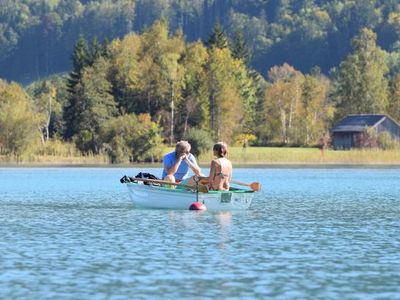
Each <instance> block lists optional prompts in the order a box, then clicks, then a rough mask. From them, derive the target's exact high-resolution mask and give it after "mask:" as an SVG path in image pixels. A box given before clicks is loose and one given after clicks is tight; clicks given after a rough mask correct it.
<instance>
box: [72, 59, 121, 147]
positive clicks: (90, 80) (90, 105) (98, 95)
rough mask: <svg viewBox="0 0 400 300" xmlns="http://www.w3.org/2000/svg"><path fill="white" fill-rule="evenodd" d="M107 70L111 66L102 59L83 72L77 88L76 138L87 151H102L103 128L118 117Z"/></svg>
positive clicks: (79, 145) (77, 142) (78, 144)
mask: <svg viewBox="0 0 400 300" xmlns="http://www.w3.org/2000/svg"><path fill="white" fill-rule="evenodd" d="M108 70H109V63H108V62H107V61H105V60H104V59H102V58H101V59H99V60H98V61H96V63H95V64H94V65H93V66H91V67H86V68H85V69H84V71H83V72H82V80H81V82H80V83H79V84H78V85H77V86H76V92H77V93H76V99H77V102H76V106H75V120H74V121H75V124H76V126H77V127H76V128H77V129H78V131H77V132H76V133H75V135H74V139H75V142H76V144H77V147H78V148H79V149H80V150H81V151H84V152H88V151H92V152H94V153H98V152H99V150H100V147H101V143H100V141H99V132H100V130H101V126H102V124H104V122H106V121H107V120H109V119H111V118H112V117H114V116H115V114H116V103H115V101H114V98H113V96H112V95H111V83H110V82H109V81H108V80H107V75H108Z"/></svg>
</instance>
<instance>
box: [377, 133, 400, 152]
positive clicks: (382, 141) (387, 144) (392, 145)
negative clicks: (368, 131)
mask: <svg viewBox="0 0 400 300" xmlns="http://www.w3.org/2000/svg"><path fill="white" fill-rule="evenodd" d="M378 145H379V147H380V148H382V149H384V150H393V149H399V148H400V143H399V141H397V140H396V139H394V138H393V137H392V136H391V135H390V133H388V132H382V133H379V134H378Z"/></svg>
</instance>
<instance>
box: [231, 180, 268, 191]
mask: <svg viewBox="0 0 400 300" xmlns="http://www.w3.org/2000/svg"><path fill="white" fill-rule="evenodd" d="M231 182H232V183H235V184H239V185H244V186H248V187H249V188H251V189H252V190H253V191H255V192H259V191H261V183H259V182H252V183H245V182H240V181H236V180H231Z"/></svg>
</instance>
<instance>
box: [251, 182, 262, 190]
mask: <svg viewBox="0 0 400 300" xmlns="http://www.w3.org/2000/svg"><path fill="white" fill-rule="evenodd" d="M249 186H250V188H251V189H252V190H253V191H255V192H259V191H261V183H259V182H252V183H250V185H249Z"/></svg>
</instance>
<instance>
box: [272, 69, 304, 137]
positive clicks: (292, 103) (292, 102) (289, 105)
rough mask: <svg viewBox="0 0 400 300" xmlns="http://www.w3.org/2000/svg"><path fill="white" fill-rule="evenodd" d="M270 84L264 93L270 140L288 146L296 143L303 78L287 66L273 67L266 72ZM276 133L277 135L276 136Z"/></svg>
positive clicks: (299, 73)
mask: <svg viewBox="0 0 400 300" xmlns="http://www.w3.org/2000/svg"><path fill="white" fill-rule="evenodd" d="M268 77H269V79H270V80H271V81H272V84H271V85H270V86H269V87H268V88H267V90H266V92H265V110H264V111H265V113H266V114H267V117H266V120H267V124H268V125H269V126H271V129H272V130H271V131H270V133H269V139H270V140H277V141H278V142H280V143H284V144H290V143H294V142H296V143H297V142H298V138H299V137H298V132H297V130H296V127H297V125H298V124H299V123H298V122H299V120H300V116H299V110H300V108H301V96H302V84H303V82H304V76H303V74H302V73H301V72H299V71H297V70H295V69H294V68H293V67H291V66H289V65H288V64H284V65H283V66H280V67H273V68H271V69H270V70H269V72H268ZM276 133H279V135H278V136H277V135H276Z"/></svg>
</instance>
